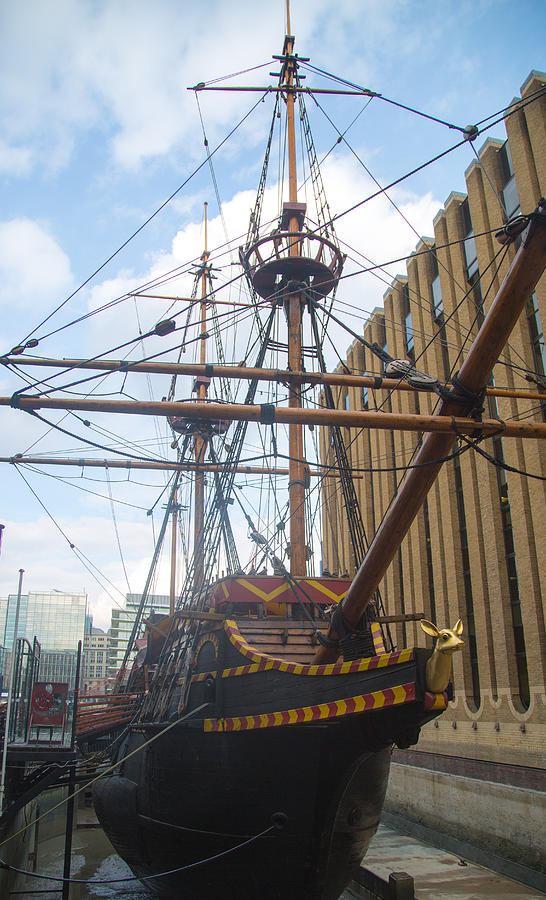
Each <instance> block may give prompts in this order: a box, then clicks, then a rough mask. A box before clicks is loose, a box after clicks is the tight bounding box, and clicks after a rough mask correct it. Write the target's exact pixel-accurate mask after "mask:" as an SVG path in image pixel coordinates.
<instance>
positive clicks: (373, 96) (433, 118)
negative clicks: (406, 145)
mask: <svg viewBox="0 0 546 900" xmlns="http://www.w3.org/2000/svg"><path fill="white" fill-rule="evenodd" d="M301 65H302V66H304V68H306V69H309V70H311V71H313V72H316V73H317V74H319V75H324V76H325V77H326V78H331V79H332V80H333V81H337V82H338V83H339V84H345V85H346V86H347V87H353V88H356V90H357V91H362V93H363V94H366V95H368V96H370V97H371V99H372V100H383V101H384V102H385V103H390V104H392V106H398V107H400V109H406V110H408V112H412V113H414V114H415V115H417V116H421V117H422V118H424V119H430V120H431V121H432V122H438V124H439V125H445V126H446V128H451V129H454V130H455V131H460V132H461V133H462V134H467V132H468V126H466V127H463V126H461V125H454V124H453V123H452V122H446V121H445V119H439V118H437V116H432V115H429V114H428V113H425V112H422V111H421V110H418V109H415V108H414V107H412V106H407V105H406V104H404V103H400V102H399V101H397V100H391V99H390V98H389V97H385V95H384V94H380V93H377V91H370V90H369V89H368V88H363V87H362V85H360V84H355V83H354V82H352V81H347V80H346V79H344V78H340V77H339V76H338V75H333V74H332V73H331V72H327V71H326V70H325V69H320V68H319V67H318V66H314V65H313V64H312V63H310V62H302V63H301ZM310 93H311V94H312V93H313V89H312V88H311V89H310Z"/></svg>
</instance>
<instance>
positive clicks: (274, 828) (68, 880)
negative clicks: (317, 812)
mask: <svg viewBox="0 0 546 900" xmlns="http://www.w3.org/2000/svg"><path fill="white" fill-rule="evenodd" d="M173 827H176V826H173ZM278 830H279V826H278V825H277V824H274V825H269V827H268V828H265V829H264V830H263V831H260V832H258V834H254V835H252V837H250V838H247V839H246V840H244V841H241V842H240V843H239V844H236V845H235V846H234V847H230V848H229V849H228V850H222V852H221V853H216V854H214V856H209V857H207V859H200V860H199V861H198V862H194V863H189V864H188V865H186V866H178V867H177V868H176V869H168V870H167V871H166V872H156V873H154V874H153V875H142V876H136V875H128V876H126V877H125V878H106V879H97V878H63V877H61V876H60V875H59V876H55V875H44V874H41V873H39V872H30V871H29V870H28V869H20V868H18V867H17V866H12V865H10V864H9V863H7V862H6V861H5V860H3V859H0V868H2V869H7V870H8V871H9V872H19V873H20V874H22V875H27V876H29V877H31V878H43V879H45V880H47V881H55V882H61V883H62V884H121V883H126V882H128V881H140V882H143V883H146V882H147V881H152V880H153V879H155V878H164V877H165V876H166V875H175V874H176V873H177V872H188V871H190V870H191V869H197V868H198V867H199V866H204V865H207V864H208V863H211V862H214V861H215V860H217V859H222V857H224V856H228V855H229V854H230V853H235V852H236V851H237V850H240V849H241V848H242V847H248V846H249V845H250V844H253V843H254V842H255V841H257V840H259V839H260V838H262V837H265V835H267V834H271V833H272V832H277V831H278ZM30 893H39V892H37V891H30ZM46 893H50V892H48V891H46Z"/></svg>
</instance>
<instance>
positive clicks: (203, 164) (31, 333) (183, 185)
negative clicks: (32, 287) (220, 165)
mask: <svg viewBox="0 0 546 900" xmlns="http://www.w3.org/2000/svg"><path fill="white" fill-rule="evenodd" d="M266 95H267V91H264V94H263V97H260V98H259V99H258V100H257V101H256V103H254V105H253V106H252V107H251V108H250V109H249V110H248V112H247V113H246V114H245V115H244V116H243V118H242V119H241V120H240V121H239V122H238V123H237V125H235V126H234V127H233V128H232V129H231V131H229V132H228V134H227V135H226V136H225V137H224V138H223V139H222V140H221V141H220V143H219V144H217V145H216V147H215V148H214V150H212V151H211V153H210V156H214V155H215V153H217V152H218V150H220V148H221V147H223V145H224V144H225V143H226V142H227V141H228V140H229V139H230V138H231V137H232V135H234V134H235V132H236V131H237V130H238V129H239V128H240V127H241V125H242V124H243V123H244V122H246V120H247V119H248V118H249V116H251V115H252V113H253V112H254V110H255V109H256V108H257V107H258V106H259V104H260V103H261V102H262V100H263V99H265V97H266ZM206 162H207V160H206V159H205V160H203V162H202V163H200V164H199V165H198V166H197V168H195V169H194V170H193V172H192V173H191V174H190V175H188V177H187V178H186V179H185V180H184V181H183V182H182V184H180V185H179V186H178V187H177V188H176V190H175V191H173V192H172V194H170V196H169V197H167V199H166V200H164V201H163V203H162V204H161V205H160V206H159V207H158V208H157V209H156V210H155V211H154V212H153V213H152V214H151V215H150V216H148V218H147V219H146V220H145V221H144V222H143V223H142V225H140V226H139V227H138V228H137V229H136V231H134V232H133V233H132V234H131V235H130V236H129V237H128V238H127V240H125V241H124V242H123V244H121V245H120V246H119V247H118V249H117V250H115V251H114V252H113V253H111V254H110V256H109V257H108V259H106V260H105V261H104V262H103V263H102V264H101V265H100V266H99V267H98V268H97V269H95V271H94V272H92V273H91V275H89V276H88V277H87V278H86V279H85V281H83V282H82V283H81V284H80V285H79V287H77V288H76V289H75V290H74V291H72V293H71V294H69V296H68V297H67V298H66V299H65V300H63V301H62V303H60V304H58V306H56V307H55V309H54V310H52V312H50V313H49V315H48V316H46V318H45V319H42V321H41V322H40V323H39V324H38V325H36V326H35V328H33V329H32V331H30V332H29V333H28V334H27V336H26V337H25V338H24V340H22V341H21V344H24V343H25V342H26V341H27V340H28V339H29V338H30V337H31V336H32V335H33V334H35V333H36V332H37V331H38V329H39V328H41V327H42V325H45V323H46V322H48V321H49V320H50V319H51V318H52V317H53V316H54V315H55V314H56V313H58V312H59V310H60V309H62V308H63V306H65V305H66V304H67V303H68V302H69V301H70V300H72V298H73V297H75V296H76V294H77V293H78V292H79V291H81V290H82V288H84V287H85V286H86V285H87V284H89V282H90V281H91V280H92V279H93V278H94V277H95V276H96V275H98V274H99V272H101V271H102V270H103V269H104V268H105V267H106V266H107V265H108V263H110V262H111V261H112V260H113V259H114V258H115V257H116V256H117V255H118V254H119V253H121V251H122V250H123V249H124V248H125V247H126V246H127V245H128V244H129V243H130V242H131V241H132V240H133V239H134V238H135V237H136V236H137V235H138V234H140V232H141V231H143V230H144V228H146V226H147V225H149V223H150V222H151V221H152V219H155V217H156V216H157V215H158V214H159V213H160V212H161V210H162V209H164V208H165V207H166V206H167V205H168V204H169V203H170V202H171V200H173V199H174V198H175V197H176V196H177V195H178V194H179V193H180V191H181V190H182V189H183V188H184V187H185V186H186V185H187V184H188V182H189V181H191V179H192V178H194V176H195V175H197V173H198V172H200V171H201V169H202V168H203V167H204V166H205V164H206Z"/></svg>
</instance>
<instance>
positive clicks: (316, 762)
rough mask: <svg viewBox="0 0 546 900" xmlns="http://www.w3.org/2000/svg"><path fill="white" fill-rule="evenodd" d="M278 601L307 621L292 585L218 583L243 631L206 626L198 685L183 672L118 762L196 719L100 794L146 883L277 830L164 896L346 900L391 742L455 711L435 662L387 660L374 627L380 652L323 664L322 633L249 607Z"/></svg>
mask: <svg viewBox="0 0 546 900" xmlns="http://www.w3.org/2000/svg"><path fill="white" fill-rule="evenodd" d="M302 587H303V589H304V590H306V592H309V591H314V592H321V591H325V592H328V594H330V596H331V595H332V594H334V593H337V594H338V596H343V594H344V592H345V590H346V588H347V587H348V584H347V582H343V581H338V582H335V581H334V580H333V579H318V580H316V581H315V582H314V583H313V580H311V579H309V580H302V581H299V582H298V588H299V589H301V588H302ZM268 593H269V594H270V595H271V596H273V597H278V595H279V594H280V595H281V597H282V599H283V602H284V603H285V604H286V606H287V607H288V608H290V607H292V608H293V609H294V610H297V609H299V608H300V604H299V602H298V599H297V597H296V596H295V595H294V590H293V588H292V587H291V586H290V585H289V583H288V582H286V581H284V582H283V579H281V578H274V577H270V578H268V577H262V578H250V579H228V580H227V581H223V582H221V583H220V585H219V588H217V590H216V591H215V595H216V596H217V595H218V594H221V595H224V596H227V600H226V602H228V603H233V600H232V599H231V598H236V600H235V604H234V605H235V606H236V607H237V608H238V613H237V615H236V618H225V617H224V616H223V615H222V614H219V613H209V617H210V618H207V619H205V620H201V621H199V620H196V627H195V637H194V639H193V644H192V658H191V664H190V665H191V667H190V672H189V673H188V675H187V676H186V678H184V677H183V676H180V675H179V676H178V677H177V674H176V673H177V671H179V669H177V666H176V663H174V665H173V669H174V672H173V673H172V675H171V677H170V679H169V682H168V684H163V685H162V687H161V688H160V690H159V691H158V692H157V695H156V696H157V700H156V701H155V702H154V703H148V704H147V709H148V716H146V713H144V719H143V721H142V722H140V723H139V724H138V725H137V726H135V727H134V729H132V731H131V733H130V735H129V736H128V737H127V738H126V740H125V742H124V743H123V744H122V746H121V747H120V758H122V757H124V756H126V755H127V754H128V753H130V752H131V751H133V750H135V749H136V748H137V747H138V746H139V744H143V743H144V742H145V741H146V740H148V739H149V738H150V737H152V736H153V735H154V734H157V731H158V730H160V729H161V728H162V727H164V724H165V723H169V722H171V721H176V720H177V719H178V718H179V717H180V714H181V713H183V714H184V715H185V716H187V717H188V718H186V719H185V720H183V721H181V722H180V724H178V725H175V726H174V727H173V728H172V730H171V731H169V733H168V734H165V736H164V737H161V738H159V739H158V740H157V741H155V742H154V743H153V744H151V745H150V746H149V747H148V748H145V749H144V750H143V751H142V752H141V753H138V754H136V755H134V756H132V757H131V758H130V759H128V760H127V761H126V762H123V763H122V764H121V766H120V769H119V775H116V776H115V777H112V778H110V779H108V780H104V781H103V782H100V783H99V785H98V786H97V788H98V790H97V796H96V806H97V812H98V815H99V817H100V820H101V822H102V824H103V826H104V828H105V829H106V831H107V833H108V835H109V837H110V839H111V840H112V842H113V844H114V846H115V847H116V849H117V851H118V853H119V854H120V855H121V856H122V857H123V858H124V859H125V860H126V861H127V862H128V863H129V865H130V866H131V868H132V869H133V870H134V872H135V873H136V874H138V875H139V876H140V877H142V878H143V879H144V878H145V877H146V876H147V875H152V874H155V873H157V872H159V871H163V872H165V871H169V870H172V869H179V868H180V867H181V866H185V865H187V864H191V863H194V862H196V861H198V860H202V859H205V858H210V857H215V856H216V855H217V854H221V853H222V852H224V851H226V850H230V849H231V848H232V847H233V846H234V844H240V843H241V842H243V841H245V840H247V839H251V838H252V837H253V836H255V835H257V834H259V833H261V832H263V831H264V830H265V829H267V827H268V825H270V824H272V825H273V826H274V827H273V828H272V829H271V832H270V833H269V834H267V835H264V836H263V837H262V838H260V839H259V840H257V841H252V842H251V843H250V844H249V845H248V846H246V847H242V848H241V849H238V850H237V851H236V852H234V853H233V854H230V855H228V856H226V857H224V858H223V859H221V860H218V861H216V862H212V863H210V864H208V865H206V866H203V867H198V868H196V869H194V870H190V871H187V872H183V873H181V872H177V873H176V874H174V875H172V876H165V877H164V878H161V879H160V881H161V884H160V885H159V884H157V883H156V882H147V883H148V884H150V886H151V887H152V888H155V887H157V888H159V889H160V890H161V891H164V892H165V893H166V894H169V893H170V892H172V895H173V896H183V897H188V898H190V897H196V898H197V897H201V898H202V897H209V896H210V897H212V896H215V895H216V893H217V892H221V895H222V896H223V897H224V896H225V897H226V898H228V897H229V898H236V897H237V898H241V897H249V898H250V897H268V898H269V897H271V898H273V897H285V898H290V897H294V898H296V897H298V898H304V897H308V898H336V897H338V896H339V894H340V893H341V891H342V890H343V888H344V887H345V885H346V884H347V881H348V880H349V879H350V878H351V877H352V875H353V874H354V872H355V871H356V870H357V869H358V867H359V865H360V861H361V859H362V857H363V855H364V853H365V852H366V849H367V847H368V844H369V841H370V839H371V837H372V836H373V834H374V833H375V830H376V828H377V825H378V822H379V816H380V813H381V808H382V804H383V799H384V795H385V791H386V788H387V778H388V771H389V761H390V755H391V747H392V744H393V743H396V744H397V745H398V746H402V747H405V746H409V745H410V744H412V743H414V742H415V741H416V740H417V737H418V733H419V728H420V726H421V725H422V724H423V723H424V722H426V721H428V720H429V719H431V718H432V717H433V716H434V715H436V714H437V712H438V711H439V710H441V709H443V708H445V706H446V703H447V699H448V694H447V692H446V693H441V694H432V693H430V692H427V690H426V687H425V677H424V671H425V661H426V659H427V657H428V655H429V654H428V652H427V651H424V650H410V649H407V650H401V651H398V652H392V653H385V652H384V648H383V647H382V641H381V637H380V632H379V627H378V626H376V627H375V628H374V629H373V631H372V634H373V632H374V631H375V632H376V636H375V640H376V642H377V644H378V649H380V650H382V651H383V652H380V653H379V654H378V655H375V653H374V655H371V656H366V657H363V658H362V657H361V658H357V659H354V660H351V661H346V662H338V663H333V664H326V665H316V664H313V662H312V657H313V656H314V654H315V652H316V643H317V638H316V635H315V630H314V627H313V626H312V625H310V624H309V623H308V622H306V621H303V620H301V619H297V618H292V617H291V616H290V614H288V615H271V616H268V615H265V616H263V617H259V616H258V613H259V611H260V608H261V607H263V606H264V605H265V606H266V607H267V599H266V600H265V603H262V602H261V601H258V602H256V600H254V601H252V600H248V599H247V600H246V603H244V602H242V600H243V596H244V595H245V594H246V595H247V597H248V595H250V596H252V594H254V596H255V595H256V594H260V595H262V596H263V595H266V596H267V594H268ZM330 602H331V600H330ZM243 606H246V609H245V610H244V611H241V608H242V607H243ZM183 616H184V613H183V612H181V613H180V616H178V617H177V618H178V624H177V626H175V629H174V630H175V631H176V630H177V629H179V633H180V635H181V636H180V637H179V638H175V637H173V638H172V639H171V640H172V644H171V647H172V653H173V655H174V657H175V658H176V654H177V646H178V644H179V643H184V641H185V637H184V635H183V629H181V628H180V624H181V623H182V622H183ZM197 623H198V624H197ZM372 652H373V651H372ZM152 694H153V688H152ZM193 711H195V718H193V717H192V715H191V714H192V712H193ZM150 714H151V715H150ZM154 715H155V716H156V718H155V719H152V716H154ZM146 719H147V720H148V721H146ZM150 719H152V721H150ZM177 891H178V892H179V893H177Z"/></svg>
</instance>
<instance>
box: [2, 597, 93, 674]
mask: <svg viewBox="0 0 546 900" xmlns="http://www.w3.org/2000/svg"><path fill="white" fill-rule="evenodd" d="M86 607H87V595H86V594H70V593H63V592H61V591H43V592H40V591H29V592H28V594H22V595H21V599H20V604H19V623H18V627H17V637H24V638H26V639H27V640H28V641H29V642H30V644H32V642H33V640H34V638H35V637H36V638H37V640H38V641H39V643H40V648H41V656H40V659H41V663H40V672H39V678H40V679H41V680H48V681H69V682H70V683H73V681H74V679H75V674H76V657H77V652H78V642H79V641H82V643H83V638H84V628H85V614H86ZM16 609H17V595H16V594H10V595H9V597H8V606H7V614H6V621H5V627H4V635H3V639H4V640H3V643H4V646H5V647H6V648H7V649H8V650H11V647H12V645H13V637H14V631H15V618H16Z"/></svg>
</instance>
